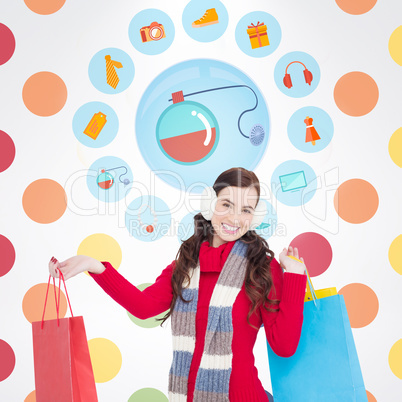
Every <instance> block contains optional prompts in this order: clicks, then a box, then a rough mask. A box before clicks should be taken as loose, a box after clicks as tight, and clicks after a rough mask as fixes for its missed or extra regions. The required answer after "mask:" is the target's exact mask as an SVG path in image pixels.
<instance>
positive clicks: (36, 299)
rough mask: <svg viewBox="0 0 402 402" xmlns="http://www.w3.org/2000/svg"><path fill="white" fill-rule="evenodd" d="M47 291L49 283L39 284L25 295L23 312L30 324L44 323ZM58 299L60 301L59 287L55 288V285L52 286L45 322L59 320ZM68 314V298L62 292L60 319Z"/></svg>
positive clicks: (48, 297) (48, 296) (50, 287)
mask: <svg viewBox="0 0 402 402" xmlns="http://www.w3.org/2000/svg"><path fill="white" fill-rule="evenodd" d="M57 281H58V279H57ZM62 286H63V285H62ZM46 290H47V283H39V284H38V285H35V286H32V287H31V288H30V289H29V290H28V291H27V292H26V293H25V296H24V298H23V300H22V311H23V313H24V315H25V318H26V319H27V320H28V321H29V322H30V323H32V322H34V321H42V315H43V309H44V307H45V298H46ZM55 292H56V296H55ZM56 297H57V300H58V297H59V288H58V286H56V287H54V286H53V284H50V286H49V293H48V295H47V302H46V310H45V320H54V319H56V318H57V312H56ZM66 312H67V300H66V296H65V295H64V293H63V291H62V290H61V292H60V310H59V318H64V316H65V315H66Z"/></svg>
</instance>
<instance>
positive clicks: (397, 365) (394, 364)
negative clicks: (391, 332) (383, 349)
mask: <svg viewBox="0 0 402 402" xmlns="http://www.w3.org/2000/svg"><path fill="white" fill-rule="evenodd" d="M388 363H389V367H391V370H392V372H393V373H394V374H395V375H396V376H397V377H398V378H399V379H400V380H402V339H399V341H397V342H395V343H394V345H393V346H392V348H391V350H390V351H389V355H388Z"/></svg>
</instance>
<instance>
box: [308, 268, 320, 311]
mask: <svg viewBox="0 0 402 402" xmlns="http://www.w3.org/2000/svg"><path fill="white" fill-rule="evenodd" d="M305 271H306V274H307V285H308V287H309V288H310V293H311V296H313V301H314V304H315V306H317V303H316V300H317V295H316V294H315V290H314V286H313V283H312V282H311V278H310V275H309V273H308V271H307V267H306V269H305Z"/></svg>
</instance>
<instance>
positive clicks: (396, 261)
mask: <svg viewBox="0 0 402 402" xmlns="http://www.w3.org/2000/svg"><path fill="white" fill-rule="evenodd" d="M388 259H389V262H390V264H391V266H392V268H393V269H394V270H395V271H396V272H397V273H398V274H399V275H402V235H399V236H398V237H396V238H395V239H394V240H393V242H392V243H391V245H390V247H389V250H388Z"/></svg>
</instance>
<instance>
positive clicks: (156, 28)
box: [140, 21, 166, 42]
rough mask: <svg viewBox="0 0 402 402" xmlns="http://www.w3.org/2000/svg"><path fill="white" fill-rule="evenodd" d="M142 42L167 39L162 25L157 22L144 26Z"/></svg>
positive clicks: (141, 30) (141, 32)
mask: <svg viewBox="0 0 402 402" xmlns="http://www.w3.org/2000/svg"><path fill="white" fill-rule="evenodd" d="M140 35H141V39H142V42H150V41H153V40H160V39H162V38H166V35H165V30H164V28H163V25H162V24H159V23H157V22H156V21H154V22H151V24H150V25H149V26H144V27H142V28H141V29H140Z"/></svg>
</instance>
